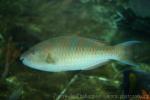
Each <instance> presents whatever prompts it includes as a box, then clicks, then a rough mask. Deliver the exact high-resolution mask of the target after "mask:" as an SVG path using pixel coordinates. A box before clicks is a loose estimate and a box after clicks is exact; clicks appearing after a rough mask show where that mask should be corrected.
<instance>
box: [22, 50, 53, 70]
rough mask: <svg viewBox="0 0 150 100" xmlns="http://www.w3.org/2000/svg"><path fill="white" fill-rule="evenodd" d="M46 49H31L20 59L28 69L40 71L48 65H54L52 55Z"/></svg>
mask: <svg viewBox="0 0 150 100" xmlns="http://www.w3.org/2000/svg"><path fill="white" fill-rule="evenodd" d="M48 51H49V50H48V49H45V48H35V47H33V48H31V49H29V50H28V51H26V52H25V53H23V54H22V55H21V57H20V60H21V61H22V63H23V64H24V65H26V66H28V67H32V68H35V69H39V67H42V66H44V65H46V64H54V60H53V59H52V57H51V53H50V52H48Z"/></svg>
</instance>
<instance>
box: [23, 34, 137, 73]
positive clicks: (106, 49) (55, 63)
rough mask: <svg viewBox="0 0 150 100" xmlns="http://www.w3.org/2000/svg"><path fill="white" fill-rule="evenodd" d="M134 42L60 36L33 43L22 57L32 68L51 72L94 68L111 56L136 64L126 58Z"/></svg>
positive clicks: (108, 59)
mask: <svg viewBox="0 0 150 100" xmlns="http://www.w3.org/2000/svg"><path fill="white" fill-rule="evenodd" d="M134 43H137V41H132V42H127V43H123V44H120V45H117V46H109V45H106V44H104V43H101V42H99V41H98V40H94V39H89V38H84V37H79V36H60V37H56V38H52V39H49V40H46V41H43V42H41V43H39V44H37V45H35V46H33V47H32V48H31V49H29V50H28V51H27V52H25V53H24V54H22V55H21V57H20V59H21V60H22V62H23V63H24V64H25V65H27V66H29V67H31V68H35V69H38V70H43V71H50V72H60V71H70V70H88V69H93V68H95V67H98V66H100V65H102V64H104V63H106V62H108V61H110V60H118V61H122V62H124V63H127V64H132V63H131V62H130V63H129V62H128V61H127V60H126V59H128V57H127V56H128V54H129V53H128V54H127V55H126V52H125V50H127V48H126V46H125V45H130V44H134ZM123 60H126V61H123Z"/></svg>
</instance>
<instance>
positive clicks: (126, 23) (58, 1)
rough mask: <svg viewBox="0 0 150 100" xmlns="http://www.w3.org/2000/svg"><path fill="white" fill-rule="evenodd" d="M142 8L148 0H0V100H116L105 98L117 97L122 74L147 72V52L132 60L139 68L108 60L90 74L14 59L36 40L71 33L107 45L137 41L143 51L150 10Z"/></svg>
mask: <svg viewBox="0 0 150 100" xmlns="http://www.w3.org/2000/svg"><path fill="white" fill-rule="evenodd" d="M145 4H147V5H148V4H150V2H149V1H148V0H143V1H142V2H141V1H140V0H0V75H1V78H0V99H1V100H31V99H32V100H55V99H57V100H84V99H87V100H88V99H89V100H90V99H94V100H96V99H97V100H100V98H101V99H102V98H103V100H105V99H112V100H117V99H116V98H115V97H111V95H122V94H123V90H122V84H123V83H122V77H123V75H122V71H123V70H125V69H138V70H144V71H146V72H150V65H149V64H150V63H149V59H150V58H149V57H150V53H149V52H145V51H144V54H143V55H142V56H140V58H139V59H137V60H138V61H139V62H140V68H134V67H130V66H128V65H120V64H119V63H117V62H115V61H112V62H110V63H108V64H106V65H104V66H102V67H100V68H97V69H94V70H89V71H74V72H61V73H49V72H42V71H38V70H34V69H30V68H27V67H26V66H24V65H23V64H21V62H20V61H19V56H20V55H21V53H22V52H24V51H26V50H27V49H28V48H30V47H32V46H33V45H34V44H36V43H38V42H40V41H42V40H46V39H48V38H52V37H56V36H62V35H72V34H76V35H80V36H85V37H89V38H94V39H98V40H100V41H104V42H106V43H108V44H117V43H120V42H124V41H128V40H140V41H142V42H144V43H145V44H144V45H142V47H139V49H140V50H141V48H142V49H143V48H145V49H146V50H147V49H148V50H147V51H149V48H150V46H149V45H148V44H149V42H150V40H149V37H150V30H149V28H150V12H149V10H147V9H150V6H145ZM135 5H137V6H135ZM138 5H140V8H138V7H139V6H138ZM141 10H143V11H141ZM119 100H120V99H119Z"/></svg>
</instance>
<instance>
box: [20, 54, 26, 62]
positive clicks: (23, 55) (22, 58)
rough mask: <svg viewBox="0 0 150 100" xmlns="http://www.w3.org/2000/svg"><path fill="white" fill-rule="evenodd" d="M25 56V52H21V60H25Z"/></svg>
mask: <svg viewBox="0 0 150 100" xmlns="http://www.w3.org/2000/svg"><path fill="white" fill-rule="evenodd" d="M24 58H25V53H23V54H21V56H20V60H21V61H23V60H24Z"/></svg>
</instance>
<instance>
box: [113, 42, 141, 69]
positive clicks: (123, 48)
mask: <svg viewBox="0 0 150 100" xmlns="http://www.w3.org/2000/svg"><path fill="white" fill-rule="evenodd" d="M139 43H141V42H140V41H128V42H125V43H121V44H118V45H116V46H115V48H116V50H117V51H118V53H117V58H118V59H117V60H118V61H120V62H121V63H124V64H128V65H132V66H139V65H138V64H137V63H136V56H137V52H136V46H137V44H139Z"/></svg>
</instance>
